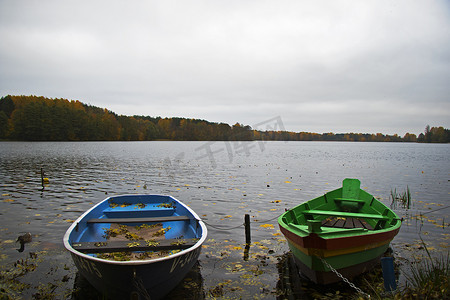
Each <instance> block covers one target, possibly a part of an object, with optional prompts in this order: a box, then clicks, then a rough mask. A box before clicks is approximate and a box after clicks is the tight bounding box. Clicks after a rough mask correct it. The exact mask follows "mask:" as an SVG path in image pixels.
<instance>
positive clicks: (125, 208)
mask: <svg viewBox="0 0 450 300" xmlns="http://www.w3.org/2000/svg"><path fill="white" fill-rule="evenodd" d="M206 235H207V229H206V226H205V224H204V223H203V222H202V221H201V220H200V218H199V217H198V216H197V214H196V213H195V212H194V211H193V210H191V209H190V208H189V207H187V206H186V205H185V204H183V203H182V202H180V201H178V200H177V199H175V198H173V197H171V196H165V195H122V196H115V197H109V198H107V199H105V200H103V201H102V202H100V203H98V204H97V205H95V206H94V207H92V208H91V209H89V210H88V211H86V212H85V213H84V214H83V215H82V216H80V217H79V218H78V219H77V220H76V221H75V222H74V223H73V224H72V225H71V226H70V228H69V229H68V230H67V232H66V234H65V235H64V246H65V247H66V249H67V250H69V251H70V253H71V255H72V259H73V261H74V263H75V265H76V267H77V268H78V270H79V272H80V273H81V275H82V276H83V277H85V278H86V279H87V280H88V281H89V282H90V283H91V284H92V285H93V286H94V287H95V288H96V289H97V290H99V291H100V292H101V293H103V295H104V296H106V297H107V298H114V299H129V298H130V297H133V298H134V299H152V300H153V299H160V298H163V297H164V296H165V295H166V294H167V293H169V292H170V291H171V290H172V289H173V288H174V287H175V286H176V285H177V284H178V283H179V282H180V281H181V280H182V279H183V278H184V277H185V275H186V274H187V273H188V272H189V270H190V269H191V268H192V267H193V266H194V264H195V263H196V262H197V260H198V257H199V255H200V250H201V246H202V244H203V242H204V241H205V239H206Z"/></svg>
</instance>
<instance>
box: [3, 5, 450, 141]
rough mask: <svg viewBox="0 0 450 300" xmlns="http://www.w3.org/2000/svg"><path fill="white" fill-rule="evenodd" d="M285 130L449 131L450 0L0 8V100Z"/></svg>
mask: <svg viewBox="0 0 450 300" xmlns="http://www.w3.org/2000/svg"><path fill="white" fill-rule="evenodd" d="M8 94H11V95H38V96H45V97H50V98H65V99H73V100H80V101H82V102H84V103H88V104H91V105H95V106H99V107H104V108H108V109H109V110H111V111H113V112H115V113H117V114H123V115H149V116H161V117H187V118H196V119H205V120H208V121H212V122H224V123H228V124H230V125H232V124H235V123H236V122H239V123H241V124H245V125H250V126H252V125H254V124H257V123H261V122H264V121H266V120H269V119H271V118H274V117H280V119H281V120H282V122H283V125H284V128H285V129H286V130H289V131H309V132H317V133H323V132H334V133H342V132H360V133H377V132H381V133H384V134H394V133H397V134H399V135H404V134H405V133H406V132H410V133H415V134H419V133H421V132H423V131H424V128H425V126H426V125H427V124H429V125H431V126H444V127H446V128H450V1H448V0H442V1H433V0H423V1H415V0H404V1H403V0H390V1H383V0H373V1H359V0H355V1H340V0H329V1H327V0H323V1H320V0H314V1H312V0H311V1H306V0H305V1H301V0H295V1H284V0H277V1H262V0H255V1H252V0H238V1H233V0H227V1H223V0H222V1H214V0H205V1H189V0H183V1H168V0H161V1H148V0H147V1H138V0H136V1H125V0H123V1H113V0H108V1H100V0H95V1H92V0H89V1H84V0H76V1H49V0H35V1H32V0H29V1H26V0H22V1H12V0H11V1H9V0H0V96H6V95H8Z"/></svg>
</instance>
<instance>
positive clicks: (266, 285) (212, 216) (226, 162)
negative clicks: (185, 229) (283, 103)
mask: <svg viewBox="0 0 450 300" xmlns="http://www.w3.org/2000/svg"><path fill="white" fill-rule="evenodd" d="M0 153H1V154H0V186H1V196H0V225H1V228H0V264H1V266H2V270H9V271H10V273H11V272H12V270H14V263H15V262H17V261H18V260H21V259H23V260H25V259H27V258H28V260H27V262H28V263H29V264H34V265H36V266H37V268H36V269H35V270H30V272H28V273H27V274H25V275H23V276H19V277H17V280H16V282H14V284H12V287H8V289H7V290H8V291H9V292H10V293H15V292H14V289H16V293H17V295H21V294H22V296H21V297H23V298H24V299H28V298H31V297H32V295H37V293H40V294H45V293H50V292H53V293H54V294H56V295H57V298H58V299H61V298H63V299H64V298H70V294H71V292H72V290H73V288H74V286H75V287H76V288H78V286H79V284H80V283H79V282H80V280H78V279H79V278H77V272H76V269H75V267H74V265H73V263H72V261H71V258H70V255H69V253H68V252H66V251H65V250H64V248H63V244H62V237H63V235H64V233H65V231H66V230H67V228H68V227H69V225H70V223H71V222H72V221H73V220H75V219H76V218H78V216H79V215H80V214H81V213H82V212H84V211H85V210H87V209H88V208H90V207H91V206H92V205H93V204H95V203H98V202H99V201H101V200H103V199H104V198H106V197H108V196H113V195H118V194H170V195H172V196H174V197H176V198H177V199H179V200H181V201H183V202H185V203H187V204H188V205H189V206H190V207H192V208H193V209H194V210H195V211H196V212H197V213H198V215H199V216H200V217H202V218H203V219H204V220H205V222H206V223H207V224H208V230H209V234H208V240H207V242H206V243H205V245H204V248H203V250H202V254H201V256H200V260H199V265H198V267H197V268H196V270H194V272H192V274H190V276H189V277H188V278H187V279H186V280H185V281H184V282H183V283H182V284H181V285H180V287H179V289H177V290H176V291H174V292H173V293H172V294H171V295H170V297H169V299H177V298H189V297H190V298H192V299H202V298H214V297H216V298H224V299H225V298H227V299H229V298H231V299H239V297H241V296H242V298H243V299H248V298H253V297H256V298H264V299H276V298H277V295H278V294H280V289H285V288H286V284H285V282H284V281H283V280H285V279H283V278H284V277H286V276H285V274H284V273H283V271H282V269H283V267H282V265H283V264H284V261H285V259H286V255H287V252H288V247H287V244H286V242H285V241H284V238H283V237H282V236H281V235H280V233H279V230H278V226H277V222H276V218H277V217H278V216H279V215H280V214H281V213H282V212H284V210H285V209H286V208H291V207H293V206H295V205H297V204H299V203H302V202H304V201H307V200H310V199H312V198H314V197H317V196H320V195H321V194H323V193H325V192H326V191H329V190H333V189H336V188H339V187H340V186H341V183H342V180H343V179H344V178H347V177H350V178H358V179H359V180H361V186H362V188H364V189H365V190H366V191H368V192H369V193H371V194H372V195H374V196H375V197H377V198H378V199H380V200H381V201H382V202H384V203H385V204H387V205H389V204H390V203H391V200H390V194H391V191H392V190H394V189H396V190H397V192H398V193H403V192H404V191H406V188H407V187H409V190H410V191H411V196H412V207H411V208H410V209H405V208H402V207H397V209H396V211H397V213H398V214H399V215H400V216H401V217H404V218H405V221H404V222H403V225H402V228H401V231H400V233H399V235H398V236H397V237H396V238H395V239H394V241H393V243H392V249H393V251H394V254H395V256H396V258H398V259H400V260H401V259H409V258H411V257H413V256H415V255H419V254H420V253H422V252H423V247H422V246H421V244H420V237H421V238H422V239H423V240H424V241H425V242H426V243H427V246H428V249H429V250H431V252H432V253H442V252H445V253H446V252H447V251H448V245H449V238H450V236H449V224H448V223H449V217H448V215H449V212H450V208H448V206H449V205H450V201H449V199H450V145H448V144H444V145H440V144H439V145H437V144H416V143H352V142H160V141H158V142H73V143H71V142H58V143H49V142H48V143H47V142H36V143H27V142H0ZM41 168H43V170H44V171H45V177H47V178H49V184H47V185H45V188H44V189H42V186H41V174H40V172H41V171H40V170H41ZM244 214H250V216H251V220H252V224H251V228H252V232H251V233H252V244H251V247H250V249H249V251H248V253H247V254H246V253H245V251H244V250H245V249H244V244H245V235H244V227H243V226H242V223H243V218H244ZM26 232H30V233H31V234H32V236H33V242H32V243H30V244H27V245H26V248H25V251H24V252H21V253H20V252H18V251H17V250H16V249H18V248H19V244H18V243H17V244H16V243H15V241H16V239H17V237H18V236H19V235H22V234H24V233H26ZM419 233H420V236H419ZM30 253H31V255H32V256H33V257H31V258H30ZM33 253H36V254H37V258H36V257H35V256H34V255H33ZM16 265H17V264H16ZM283 274H284V275H283ZM400 277H402V275H400ZM76 278H77V280H76ZM19 283H25V284H27V286H26V287H23V286H22V287H19ZM81 284H83V282H82V283H81ZM21 289H22V291H21ZM84 289H88V288H83V290H84ZM83 290H82V291H81V292H83ZM180 295H182V296H180ZM303 296H304V297H305V298H307V296H308V292H305V294H304V295H303Z"/></svg>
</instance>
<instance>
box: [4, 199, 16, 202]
mask: <svg viewBox="0 0 450 300" xmlns="http://www.w3.org/2000/svg"><path fill="white" fill-rule="evenodd" d="M14 201H16V200H13V199H5V200H3V202H14Z"/></svg>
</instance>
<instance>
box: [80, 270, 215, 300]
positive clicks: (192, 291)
mask: <svg viewBox="0 0 450 300" xmlns="http://www.w3.org/2000/svg"><path fill="white" fill-rule="evenodd" d="M104 297H105V296H104V295H102V294H101V293H100V292H98V291H97V290H96V289H95V288H94V287H93V286H92V285H91V284H90V283H89V282H88V281H87V280H86V279H85V278H84V277H83V276H82V275H81V274H80V273H79V272H77V273H76V275H75V280H74V285H73V292H72V295H71V299H72V300H86V299H104ZM205 298H206V296H205V290H204V287H203V277H202V274H201V265H200V262H197V263H196V264H195V265H194V267H193V268H192V269H191V270H190V271H189V273H188V274H187V275H186V277H185V278H184V279H183V281H181V282H180V283H179V284H178V285H177V286H176V287H175V289H173V290H172V291H171V292H170V293H169V294H168V295H167V296H166V297H165V299H171V300H200V299H205Z"/></svg>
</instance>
